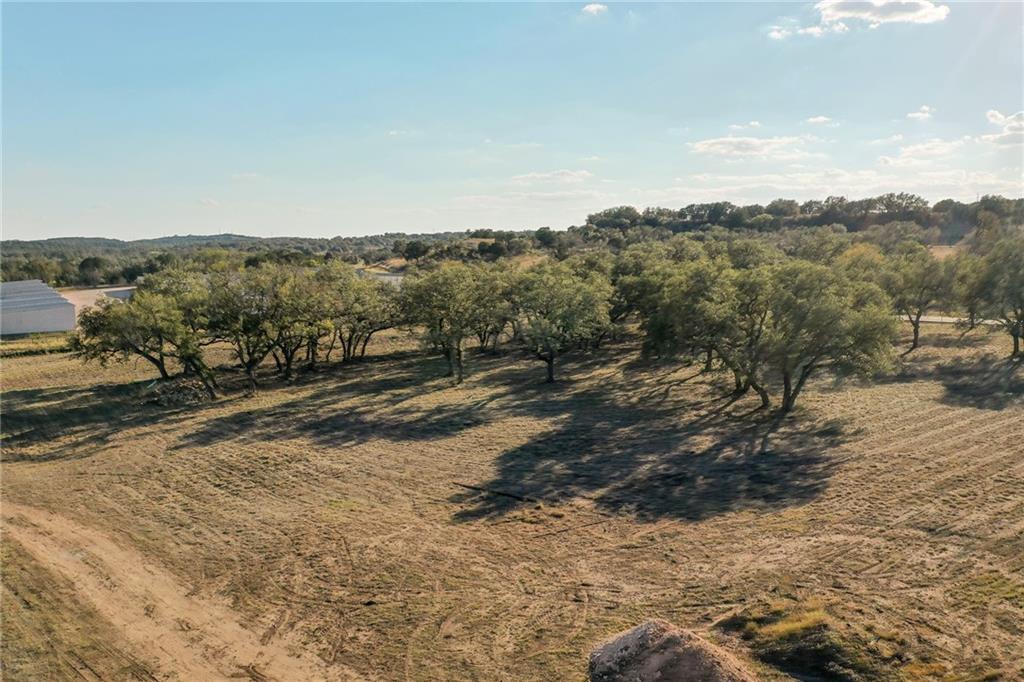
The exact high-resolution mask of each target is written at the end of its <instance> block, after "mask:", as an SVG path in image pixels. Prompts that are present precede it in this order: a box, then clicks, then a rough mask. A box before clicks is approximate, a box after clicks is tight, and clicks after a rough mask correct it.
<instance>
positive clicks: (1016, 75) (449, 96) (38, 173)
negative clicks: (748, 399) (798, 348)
mask: <svg viewBox="0 0 1024 682" xmlns="http://www.w3.org/2000/svg"><path fill="white" fill-rule="evenodd" d="M2 19H3V145H4V150H3V173H4V177H3V199H4V202H3V223H4V224H3V237H4V238H6V239H31V238H42V237H52V236H71V235H79V236H110V237H119V238H123V239H132V238H143V237H153V236H159V235H167V234H205V233H218V232H235V233H243V234H253V235H261V236H271V235H298V236H335V235H359V234H371V233H380V232H384V231H405V232H421V231H424V232H425V231H436V230H446V229H457V230H458V229H466V228H474V227H498V228H513V229H522V228H535V227H539V226H542V225H550V226H552V227H556V228H562V227H565V226H567V225H569V224H573V223H579V222H582V220H583V219H584V217H585V216H586V214H587V213H589V212H592V211H595V210H599V209H601V208H606V207H609V206H614V205H619V204H633V205H637V206H641V207H642V206H651V205H660V206H669V207H679V206H682V205H685V204H688V203H692V202H700V201H712V200H719V199H722V200H731V201H734V202H736V203H747V202H755V201H756V202H767V201H768V200H770V199H772V198H774V197H778V196H784V197H790V198H796V199H801V200H802V199H808V198H812V197H822V198H823V197H824V196H826V195H829V194H845V195H847V196H850V197H863V196H871V195H876V194H879V193H882V192H886V191H911V192H916V193H919V194H921V195H923V196H925V197H926V198H928V199H930V200H933V201H934V200H938V199H942V198H945V197H954V198H957V199H961V200H973V199H974V198H975V197H976V196H977V195H979V194H985V193H1002V194H1005V195H1010V196H1020V195H1021V194H1024V181H1022V156H1024V144H1022V142H1024V113H1018V112H1021V110H1022V109H1024V65H1022V54H1024V40H1022V25H1024V24H1022V22H1024V17H1022V5H1021V4H1020V3H1016V2H1012V3H999V4H996V3H991V4H990V3H971V4H959V3H945V4H943V3H932V2H929V1H927V0H906V1H904V2H899V3H892V2H884V1H883V0H874V1H873V2H871V1H870V0H869V1H868V2H850V1H847V0H826V1H825V2H819V3H816V4H815V3H806V4H801V3H787V4H761V3H758V4H754V3H732V4H727V3H719V4H674V5H648V4H618V3H607V4H598V3H592V4H586V3H572V4H540V3H537V4H486V5H484V4H375V5H364V4H286V3H275V4H59V5H58V4H49V5H47V4H12V3H4V5H3V16H2Z"/></svg>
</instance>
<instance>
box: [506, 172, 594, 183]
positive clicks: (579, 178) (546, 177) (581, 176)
mask: <svg viewBox="0 0 1024 682" xmlns="http://www.w3.org/2000/svg"><path fill="white" fill-rule="evenodd" d="M593 176H594V174H593V173H591V172H590V171H588V170H568V169H565V168H563V169H562V170H556V171H549V172H546V173H536V172H535V173H524V174H523V175H516V176H514V177H513V178H512V182H518V183H521V184H525V183H533V182H558V183H571V184H574V183H578V182H584V181H585V180H589V179H590V178H592V177H593Z"/></svg>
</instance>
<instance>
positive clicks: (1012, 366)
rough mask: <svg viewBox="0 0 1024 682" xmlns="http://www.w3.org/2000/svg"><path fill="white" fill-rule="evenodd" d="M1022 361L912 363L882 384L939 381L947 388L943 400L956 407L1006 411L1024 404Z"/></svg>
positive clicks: (991, 356) (977, 358) (989, 356)
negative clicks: (1015, 405) (1008, 408)
mask: <svg viewBox="0 0 1024 682" xmlns="http://www.w3.org/2000/svg"><path fill="white" fill-rule="evenodd" d="M1021 364H1022V362H1021V361H1019V360H1013V359H1010V358H1005V357H999V356H997V355H995V354H993V353H986V354H984V355H981V356H975V357H973V358H970V359H966V358H963V359H954V360H949V361H946V362H936V363H928V362H913V361H912V362H908V363H906V364H905V365H904V366H903V367H902V368H901V369H900V370H899V371H898V372H897V373H896V374H893V375H891V376H887V377H879V378H878V379H876V381H878V382H893V383H906V382H912V381H923V380H927V381H938V382H939V383H941V384H942V387H943V389H944V391H943V395H942V397H941V398H940V399H939V400H940V401H941V402H942V403H944V404H946V405H952V406H954V407H973V408H978V409H985V410H1002V409H1005V408H1007V407H1009V406H1011V405H1014V404H1021V403H1024V372H1022V371H1021Z"/></svg>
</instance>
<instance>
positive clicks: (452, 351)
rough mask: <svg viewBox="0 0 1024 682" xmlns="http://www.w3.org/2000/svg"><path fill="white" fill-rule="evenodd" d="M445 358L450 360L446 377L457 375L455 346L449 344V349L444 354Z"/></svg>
mask: <svg viewBox="0 0 1024 682" xmlns="http://www.w3.org/2000/svg"><path fill="white" fill-rule="evenodd" d="M444 359H445V360H447V361H448V371H447V372H446V373H445V376H446V377H453V376H455V346H454V345H451V344H449V345H448V350H447V352H446V353H445V354H444Z"/></svg>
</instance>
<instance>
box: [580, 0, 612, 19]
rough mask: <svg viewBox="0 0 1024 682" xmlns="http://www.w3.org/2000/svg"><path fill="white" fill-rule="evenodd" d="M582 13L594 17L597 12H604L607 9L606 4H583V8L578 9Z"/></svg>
mask: <svg viewBox="0 0 1024 682" xmlns="http://www.w3.org/2000/svg"><path fill="white" fill-rule="evenodd" d="M580 11H581V12H583V13H584V14H587V15H589V16H592V17H596V16H597V15H598V14H604V13H605V12H607V11H608V5H602V4H601V3H598V2H592V3H590V4H589V5H584V6H583V9H581V10H580Z"/></svg>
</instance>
